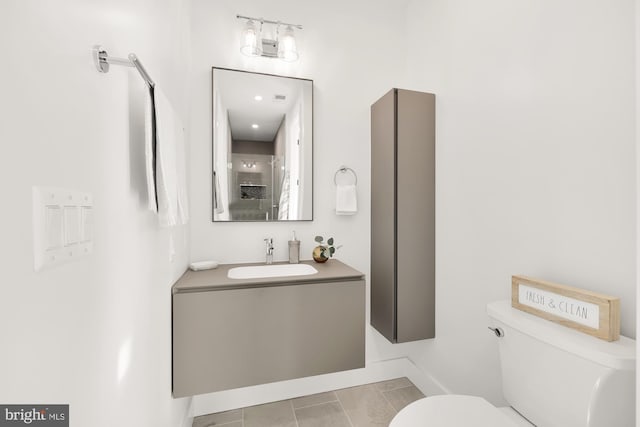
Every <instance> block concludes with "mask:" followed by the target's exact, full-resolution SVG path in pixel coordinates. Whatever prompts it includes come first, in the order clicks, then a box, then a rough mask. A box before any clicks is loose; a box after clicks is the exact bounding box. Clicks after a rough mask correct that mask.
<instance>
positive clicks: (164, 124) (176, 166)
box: [154, 86, 189, 227]
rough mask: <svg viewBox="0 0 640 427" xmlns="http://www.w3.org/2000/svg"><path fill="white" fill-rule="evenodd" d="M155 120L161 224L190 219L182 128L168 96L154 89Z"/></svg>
mask: <svg viewBox="0 0 640 427" xmlns="http://www.w3.org/2000/svg"><path fill="white" fill-rule="evenodd" d="M154 100H155V119H156V120H155V122H156V191H157V193H158V217H159V221H160V225H161V226H162V227H171V226H174V225H178V224H186V223H187V222H188V221H189V208H188V200H187V178H186V167H185V147H184V130H183V128H182V124H181V123H180V119H179V118H178V116H177V114H176V113H175V111H174V110H173V107H172V106H171V104H170V103H169V100H168V99H167V97H166V96H165V95H164V94H163V93H162V91H161V90H160V89H159V88H158V86H156V87H155V88H154Z"/></svg>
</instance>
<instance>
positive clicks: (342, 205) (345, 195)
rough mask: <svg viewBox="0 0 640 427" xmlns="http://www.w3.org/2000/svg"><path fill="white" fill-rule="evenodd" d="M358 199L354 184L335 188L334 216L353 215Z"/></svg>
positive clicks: (356, 210)
mask: <svg viewBox="0 0 640 427" xmlns="http://www.w3.org/2000/svg"><path fill="white" fill-rule="evenodd" d="M356 212H358V197H357V192H356V186H355V185H354V184H349V185H342V184H339V185H337V186H336V215H355V214H356Z"/></svg>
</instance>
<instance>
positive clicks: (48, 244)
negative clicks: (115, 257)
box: [32, 187, 93, 271]
mask: <svg viewBox="0 0 640 427" xmlns="http://www.w3.org/2000/svg"><path fill="white" fill-rule="evenodd" d="M32 193H33V255H34V256H33V260H34V269H35V271H42V270H44V269H46V268H50V267H53V266H56V265H59V264H62V263H65V262H68V261H71V260H73V259H75V258H78V257H80V256H82V255H87V254H90V253H91V252H92V251H93V196H92V195H91V194H90V193H85V192H81V191H76V190H69V189H64V188H53V187H33V190H32Z"/></svg>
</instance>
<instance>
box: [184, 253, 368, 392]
mask: <svg viewBox="0 0 640 427" xmlns="http://www.w3.org/2000/svg"><path fill="white" fill-rule="evenodd" d="M327 264H330V265H329V266H325V265H319V266H317V269H318V270H319V273H318V274H317V275H314V276H298V279H296V278H284V279H285V280H283V278H280V279H269V280H267V281H263V282H255V283H251V282H248V281H244V282H243V281H236V282H235V283H231V280H230V279H226V278H224V277H223V273H224V271H225V266H222V267H221V268H219V270H220V269H221V270H222V272H217V273H215V272H214V273H209V275H210V276H209V277H211V278H212V280H211V281H210V283H212V284H213V286H205V285H202V283H206V282H207V279H206V274H207V272H188V273H187V275H190V277H187V278H186V279H185V278H184V277H183V279H181V281H179V282H178V284H177V285H174V289H173V394H174V396H175V397H184V396H192V395H196V394H201V393H209V392H214V391H220V390H228V389H234V388H238V387H245V386H250V385H257V384H265V383H270V382H274V381H282V380H289V379H293V378H301V377H307V376H312V375H319V374H325V373H329V372H337V371H344V370H348V369H355V368H362V367H364V363H365V353H364V352H365V347H364V346H365V337H364V326H365V284H364V278H363V276H362V273H359V272H357V271H356V270H353V269H351V268H349V267H347V266H345V265H344V264H342V263H340V262H339V261H337V260H331V261H330V262H328V263H327ZM338 270H339V271H338ZM332 271H333V272H334V273H336V274H337V275H336V274H332ZM347 271H348V272H349V274H350V276H349V275H348V276H347V277H345V276H341V272H342V273H344V272H347ZM203 273H204V274H203ZM198 274H203V275H202V276H199V277H202V278H201V279H199V280H200V283H201V285H200V286H195V287H194V286H185V282H188V281H189V279H190V278H191V279H193V277H194V276H197V275H198ZM216 274H217V275H218V276H217V277H219V278H220V280H217V281H216V280H215V278H213V277H214V276H215V275H216ZM301 277H302V279H300V278H301ZM286 279H288V280H286ZM192 283H193V280H192ZM187 285H188V284H187Z"/></svg>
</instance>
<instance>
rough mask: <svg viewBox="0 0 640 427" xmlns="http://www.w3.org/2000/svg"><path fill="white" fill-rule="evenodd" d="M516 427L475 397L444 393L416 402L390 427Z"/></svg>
mask: <svg viewBox="0 0 640 427" xmlns="http://www.w3.org/2000/svg"><path fill="white" fill-rule="evenodd" d="M421 426H429V427H467V426H469V427H471V426H473V427H517V426H518V424H516V423H515V422H514V421H512V420H510V419H509V417H508V416H506V415H505V414H504V413H502V412H501V411H500V410H499V409H498V408H496V407H495V406H493V405H491V404H490V403H489V402H487V401H486V400H484V399H483V398H481V397H477V396H463V395H455V394H447V395H442V396H431V397H425V398H424V399H420V400H416V401H415V402H413V403H411V404H409V405H408V406H406V407H405V408H404V409H402V410H401V411H400V412H398V414H397V415H396V416H395V417H394V418H393V420H392V421H391V424H389V427H421Z"/></svg>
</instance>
